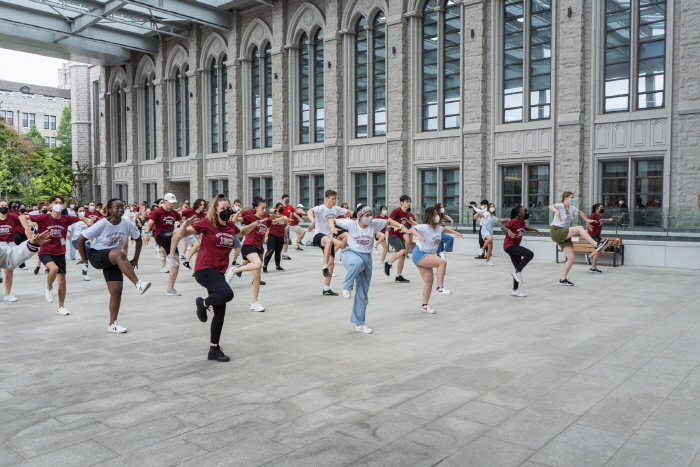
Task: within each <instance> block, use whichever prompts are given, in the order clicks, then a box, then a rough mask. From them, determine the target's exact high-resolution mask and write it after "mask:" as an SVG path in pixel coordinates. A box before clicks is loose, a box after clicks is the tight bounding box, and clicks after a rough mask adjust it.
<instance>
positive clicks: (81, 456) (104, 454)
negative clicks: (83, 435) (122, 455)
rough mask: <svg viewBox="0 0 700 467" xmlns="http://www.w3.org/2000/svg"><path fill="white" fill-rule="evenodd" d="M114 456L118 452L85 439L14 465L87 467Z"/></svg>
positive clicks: (23, 466) (17, 466)
mask: <svg viewBox="0 0 700 467" xmlns="http://www.w3.org/2000/svg"><path fill="white" fill-rule="evenodd" d="M114 457H117V454H116V453H114V452H112V451H110V450H109V449H107V448H105V447H103V446H100V445H99V444H97V443H96V442H94V441H85V442H83V443H80V444H74V445H72V446H68V447H65V448H63V449H58V450H55V451H53V452H49V453H47V454H44V455H42V456H39V457H34V458H32V459H28V460H25V461H23V462H19V463H17V464H13V467H47V466H59V465H60V466H66V467H87V466H91V465H94V464H96V463H99V462H102V461H105V460H107V459H112V458H114ZM122 465H123V464H122Z"/></svg>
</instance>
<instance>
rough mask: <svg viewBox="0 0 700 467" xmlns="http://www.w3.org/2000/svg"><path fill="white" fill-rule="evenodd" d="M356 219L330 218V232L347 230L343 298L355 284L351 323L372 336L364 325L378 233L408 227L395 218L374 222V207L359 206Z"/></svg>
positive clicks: (348, 294)
mask: <svg viewBox="0 0 700 467" xmlns="http://www.w3.org/2000/svg"><path fill="white" fill-rule="evenodd" d="M353 217H354V219H328V225H329V227H330V231H331V232H332V233H333V234H335V233H336V232H338V227H340V228H342V229H345V230H347V247H346V248H345V251H344V253H343V265H344V266H345V269H347V271H348V273H347V275H346V276H345V280H344V281H343V297H345V298H350V297H351V296H352V289H353V284H354V285H355V287H356V290H355V301H354V302H353V304H352V315H351V316H350V322H351V323H354V324H355V326H356V327H355V330H356V331H359V332H363V333H365V334H371V333H372V329H370V328H369V327H367V325H366V323H365V311H366V310H367V304H368V303H369V298H368V297H367V294H368V292H369V284H370V282H371V281H372V249H373V246H374V238H375V235H376V234H377V233H378V232H381V231H382V230H384V229H385V228H386V227H387V226H389V227H393V228H395V229H397V230H400V231H401V232H406V231H407V230H406V228H405V227H404V226H403V225H402V224H400V223H398V222H396V221H394V220H392V219H388V218H387V219H373V218H372V217H373V216H372V208H370V207H369V206H363V205H361V204H360V205H358V206H357V210H356V211H355V214H354V215H353Z"/></svg>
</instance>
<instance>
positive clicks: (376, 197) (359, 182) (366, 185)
mask: <svg viewBox="0 0 700 467" xmlns="http://www.w3.org/2000/svg"><path fill="white" fill-rule="evenodd" d="M353 182H354V189H355V191H354V195H355V198H354V199H355V204H356V205H357V204H358V203H362V204H364V205H367V206H370V207H372V208H373V209H375V210H378V209H379V207H380V206H383V205H385V204H386V172H356V173H354V174H353Z"/></svg>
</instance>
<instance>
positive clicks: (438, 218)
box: [433, 216, 440, 224]
mask: <svg viewBox="0 0 700 467" xmlns="http://www.w3.org/2000/svg"><path fill="white" fill-rule="evenodd" d="M433 220H434V221H435V223H436V224H438V223H440V216H435V217H433Z"/></svg>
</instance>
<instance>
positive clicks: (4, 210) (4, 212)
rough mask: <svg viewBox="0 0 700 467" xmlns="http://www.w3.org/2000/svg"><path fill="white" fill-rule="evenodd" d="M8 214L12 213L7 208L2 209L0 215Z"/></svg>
mask: <svg viewBox="0 0 700 467" xmlns="http://www.w3.org/2000/svg"><path fill="white" fill-rule="evenodd" d="M8 212H10V209H9V208H5V207H3V208H0V214H7V213H8Z"/></svg>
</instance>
